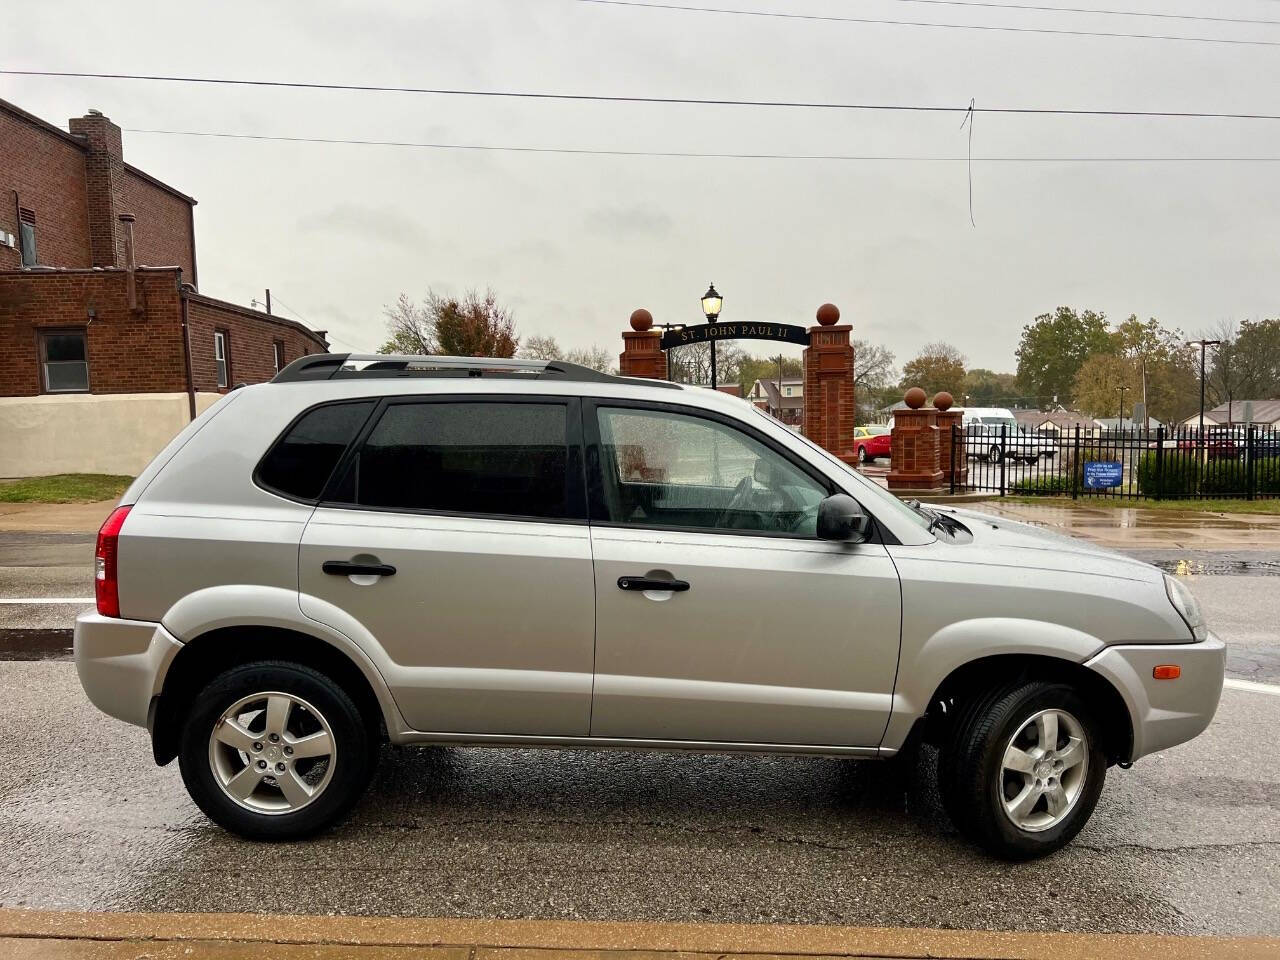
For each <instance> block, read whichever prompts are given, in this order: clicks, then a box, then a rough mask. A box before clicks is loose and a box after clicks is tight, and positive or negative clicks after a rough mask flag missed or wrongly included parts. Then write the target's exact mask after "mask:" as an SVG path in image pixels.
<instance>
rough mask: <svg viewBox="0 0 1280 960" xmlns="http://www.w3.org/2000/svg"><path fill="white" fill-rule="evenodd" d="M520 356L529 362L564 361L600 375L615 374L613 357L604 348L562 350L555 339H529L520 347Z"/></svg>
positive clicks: (591, 347) (593, 346)
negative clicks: (526, 358)
mask: <svg viewBox="0 0 1280 960" xmlns="http://www.w3.org/2000/svg"><path fill="white" fill-rule="evenodd" d="M520 356H522V357H528V358H529V359H530V360H564V361H566V362H568V363H576V364H578V365H579V366H582V367H590V368H591V369H592V370H597V371H599V372H600V373H616V372H617V369H616V367H615V365H614V362H613V355H612V354H610V353H609V351H608V350H606V349H605V348H604V347H600V346H596V345H594V344H593V345H592V346H590V347H575V348H574V349H572V350H563V349H561V347H560V344H559V342H558V341H557V340H556V338H555V337H530V338H529V339H528V340H526V341H525V342H524V344H523V345H522V346H521V347H520Z"/></svg>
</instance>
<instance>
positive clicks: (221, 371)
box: [213, 330, 231, 387]
mask: <svg viewBox="0 0 1280 960" xmlns="http://www.w3.org/2000/svg"><path fill="white" fill-rule="evenodd" d="M227 339H228V338H227V332H226V331H225V330H215V331H214V333H213V360H214V363H216V364H217V367H218V386H220V387H225V386H227V385H228V384H230V382H231V357H230V354H228V352H227Z"/></svg>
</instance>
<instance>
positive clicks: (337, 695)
mask: <svg viewBox="0 0 1280 960" xmlns="http://www.w3.org/2000/svg"><path fill="white" fill-rule="evenodd" d="M370 729H371V728H370V725H369V723H368V722H367V721H366V720H365V718H364V717H363V716H362V715H361V713H360V710H359V708H358V707H357V706H356V705H355V703H354V702H353V701H352V699H351V698H350V697H349V696H348V695H347V693H346V692H345V691H344V690H343V689H342V688H341V687H340V686H338V684H336V683H335V682H334V681H333V680H331V679H330V678H329V677H327V676H325V675H324V674H322V673H319V672H318V671H316V670H312V669H311V668H310V667H306V666H303V665H301V664H296V663H287V662H281V661H264V662H261V663H249V664H244V665H242V666H238V667H234V668H232V669H231V670H228V671H227V672H225V673H223V674H221V675H220V676H218V677H216V678H214V679H213V680H212V681H211V682H210V683H209V684H208V685H207V686H205V687H204V689H203V690H201V691H200V692H199V693H198V694H197V695H196V698H195V701H194V703H193V704H192V707H191V712H190V713H189V714H188V717H187V722H186V726H185V728H184V730H183V735H182V750H181V752H180V754H179V764H180V766H181V769H182V779H183V782H184V783H185V784H186V786H187V792H188V793H190V794H191V798H192V799H193V800H195V802H196V803H197V804H198V805H199V807H200V809H201V810H203V811H204V812H205V813H206V814H207V815H208V816H209V818H210V819H211V820H213V821H214V822H216V823H218V824H220V825H222V826H223V827H225V828H227V829H228V830H230V831H232V832H234V833H238V834H240V835H241V836H243V837H247V838H249V839H254V840H291V839H294V838H297V837H303V836H307V835H308V834H312V833H316V832H318V831H320V830H323V829H325V828H327V827H329V826H331V825H333V824H334V823H336V822H337V821H338V820H340V819H341V818H342V817H344V816H345V815H346V814H347V813H348V812H349V811H350V810H351V808H352V807H353V806H354V805H355V803H356V801H357V800H358V799H359V798H360V795H361V794H362V793H363V792H364V789H365V787H366V786H367V785H368V782H369V778H370V777H371V775H372V773H373V768H374V765H375V763H376V761H377V749H378V745H377V741H376V740H375V739H374V737H373V736H371V733H370Z"/></svg>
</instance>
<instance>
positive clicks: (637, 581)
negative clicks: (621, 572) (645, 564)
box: [618, 577, 689, 593]
mask: <svg viewBox="0 0 1280 960" xmlns="http://www.w3.org/2000/svg"><path fill="white" fill-rule="evenodd" d="M618 588H619V589H620V590H670V591H672V592H673V593H682V592H684V591H685V590H688V589H689V581H688V580H655V579H654V578H652V577H619V578H618Z"/></svg>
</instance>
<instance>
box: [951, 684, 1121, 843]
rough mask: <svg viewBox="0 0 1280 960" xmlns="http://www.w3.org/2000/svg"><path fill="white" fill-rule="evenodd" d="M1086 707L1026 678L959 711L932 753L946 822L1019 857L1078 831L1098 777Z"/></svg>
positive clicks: (1100, 756)
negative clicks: (948, 819) (937, 752)
mask: <svg viewBox="0 0 1280 960" xmlns="http://www.w3.org/2000/svg"><path fill="white" fill-rule="evenodd" d="M1106 772H1107V755H1106V752H1105V751H1104V750H1103V749H1102V748H1101V746H1100V744H1099V738H1098V732H1097V725H1096V722H1095V721H1094V719H1093V715H1092V713H1091V711H1090V709H1089V706H1088V704H1087V703H1086V702H1085V701H1084V700H1083V699H1082V698H1081V697H1080V695H1079V694H1078V693H1077V692H1076V691H1075V690H1074V689H1073V688H1072V687H1070V686H1067V685H1066V684H1054V683H1046V682H1042V681H1027V682H1024V683H1019V684H1016V685H1014V686H1010V687H1006V688H1004V689H1002V690H997V691H993V692H992V693H989V694H988V695H987V696H985V697H977V698H975V699H974V701H973V702H971V703H970V704H969V705H968V708H967V709H962V710H961V711H960V713H959V715H958V716H957V718H956V722H955V725H954V726H953V728H952V729H951V731H950V737H949V739H948V742H947V743H945V744H944V746H943V749H942V752H941V754H940V757H939V764H938V778H939V788H940V789H941V791H942V796H943V800H944V803H945V805H946V807H947V812H948V813H949V814H950V815H951V818H952V820H953V821H954V822H955V825H956V827H957V828H958V829H959V830H960V832H961V833H963V834H964V835H965V836H966V837H968V838H969V839H970V840H972V841H974V842H975V843H977V844H979V845H980V846H982V847H985V848H986V849H987V850H989V851H990V852H991V853H994V854H996V855H997V856H1000V857H1004V858H1006V859H1010V860H1028V859H1031V858H1034V857H1041V856H1044V855H1045V854H1048V853H1052V852H1053V851H1055V850H1057V849H1059V848H1060V847H1062V846H1064V845H1065V844H1067V843H1069V842H1070V841H1071V839H1072V838H1073V837H1074V836H1075V835H1076V834H1077V833H1079V832H1080V830H1081V828H1082V827H1083V826H1084V825H1085V823H1086V821H1088V819H1089V815H1090V814H1092V813H1093V808H1094V806H1095V805H1096V804H1097V802H1098V796H1099V794H1100V793H1101V792H1102V785H1103V782H1104V780H1105V779H1106Z"/></svg>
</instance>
